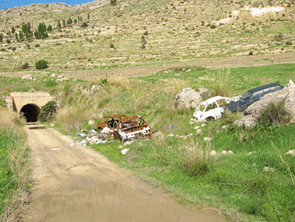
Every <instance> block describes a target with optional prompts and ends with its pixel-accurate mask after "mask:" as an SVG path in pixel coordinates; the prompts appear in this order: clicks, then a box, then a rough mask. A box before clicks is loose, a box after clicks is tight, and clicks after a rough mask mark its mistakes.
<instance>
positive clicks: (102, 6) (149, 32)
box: [0, 0, 295, 71]
mask: <svg viewBox="0 0 295 222" xmlns="http://www.w3.org/2000/svg"><path fill="white" fill-rule="evenodd" d="M271 6H272V7H284V8H285V9H284V10H283V11H280V12H274V13H266V14H263V15H261V16H257V17H253V16H252V15H251V14H250V11H246V10H245V9H246V8H252V7H260V8H262V7H271ZM294 10H295V6H294V2H293V1H286V0H284V1H229V0H228V1H201V0H198V1H179V0H178V1H168V0H162V1H155V0H147V1H139V2H138V1H131V0H122V1H117V5H115V6H111V5H110V3H109V1H94V2H92V3H88V4H84V5H81V6H67V5H64V4H50V5H48V4H36V5H29V6H24V7H15V8H11V9H5V10H1V11H0V15H1V20H0V33H2V34H3V42H2V44H1V49H0V50H1V51H0V57H1V63H0V70H1V71H17V70H21V69H22V68H21V66H22V65H23V64H25V63H26V62H28V64H29V66H30V67H29V69H35V68H34V64H35V62H36V61H37V60H39V59H46V60H47V61H48V62H49V65H50V68H51V69H52V70H54V71H58V70H59V71H61V70H81V69H83V70H99V69H110V68H116V67H125V66H135V65H144V64H165V63H173V62H179V61H182V62H184V61H192V60H195V59H198V58H204V57H206V58H208V57H235V56H240V55H249V53H250V54H251V53H253V54H255V55H264V54H280V53H288V52H294V50H295V48H294V44H295V38H294V27H295V26H294ZM234 11H239V12H240V13H239V14H237V15H235V14H234ZM78 17H79V18H82V21H81V20H80V19H78ZM70 18H71V20H72V24H67V21H68V20H69V19H70ZM58 20H59V21H60V23H61V26H62V27H61V29H58V28H57V25H58ZM63 20H65V24H66V26H65V27H63V22H62V21H63ZM75 20H77V23H75V22H74V21H75ZM23 22H25V23H27V22H29V23H30V25H31V28H32V30H33V31H34V30H36V29H37V27H38V24H39V23H40V22H43V23H44V24H45V25H46V26H48V25H51V26H52V28H53V30H52V31H51V32H48V35H49V37H48V38H46V39H35V38H34V39H33V40H30V41H26V40H24V41H22V42H17V41H16V39H15V33H14V34H12V33H11V32H12V26H13V27H14V29H15V32H16V33H19V31H20V30H21V28H22V27H21V24H22V23H23ZM83 23H85V24H86V25H84V26H85V27H82V25H83ZM6 40H10V42H11V43H6Z"/></svg>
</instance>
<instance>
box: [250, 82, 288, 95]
mask: <svg viewBox="0 0 295 222" xmlns="http://www.w3.org/2000/svg"><path fill="white" fill-rule="evenodd" d="M274 86H281V87H282V88H283V86H282V85H280V84H278V83H270V84H267V85H263V86H259V87H256V88H253V89H249V90H248V93H255V92H258V91H260V90H263V89H267V88H270V87H274Z"/></svg>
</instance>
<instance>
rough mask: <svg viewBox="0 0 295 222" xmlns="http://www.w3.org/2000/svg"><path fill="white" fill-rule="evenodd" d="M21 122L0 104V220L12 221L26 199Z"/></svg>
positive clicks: (25, 153)
mask: <svg viewBox="0 0 295 222" xmlns="http://www.w3.org/2000/svg"><path fill="white" fill-rule="evenodd" d="M23 126H24V122H23V120H20V119H19V118H18V117H17V115H16V114H14V113H11V111H7V110H4V109H3V108H0V178H1V179H0V191H1V192H0V215H1V216H0V221H16V220H17V219H18V217H19V215H20V213H21V211H22V206H23V205H24V204H25V203H26V202H27V201H28V194H29V189H30V179H31V178H30V172H31V168H30V159H29V149H28V147H27V146H26V144H25V142H26V134H25V132H24V130H23V128H22V127H23Z"/></svg>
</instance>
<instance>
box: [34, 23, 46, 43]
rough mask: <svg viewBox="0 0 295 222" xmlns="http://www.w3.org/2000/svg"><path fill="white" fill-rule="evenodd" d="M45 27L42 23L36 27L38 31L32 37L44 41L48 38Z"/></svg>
mask: <svg viewBox="0 0 295 222" xmlns="http://www.w3.org/2000/svg"><path fill="white" fill-rule="evenodd" d="M46 31H47V30H46V25H45V24H44V23H43V22H42V23H39V25H38V30H36V31H35V33H34V35H35V38H36V39H45V38H47V37H48V34H47V32H46Z"/></svg>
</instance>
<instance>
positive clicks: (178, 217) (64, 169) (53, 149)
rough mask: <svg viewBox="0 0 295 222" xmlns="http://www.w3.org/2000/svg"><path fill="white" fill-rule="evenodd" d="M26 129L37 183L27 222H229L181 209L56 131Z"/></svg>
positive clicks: (215, 216)
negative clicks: (72, 144)
mask: <svg viewBox="0 0 295 222" xmlns="http://www.w3.org/2000/svg"><path fill="white" fill-rule="evenodd" d="M30 128H31V129H30ZM25 130H26V132H27V134H28V144H29V146H30V148H31V158H32V161H33V172H32V176H33V184H32V190H31V191H32V193H31V202H30V204H29V205H28V206H27V207H26V209H25V210H24V218H23V221H42V222H44V221H54V222H57V221H58V222H63V221H71V222H73V221H79V222H83V221H87V222H88V221H95V222H101V221H102V222H105V221H110V222H116V221H128V222H133V221H134V222H135V221H140V222H145V221H151V222H158V221H159V222H165V221H167V222H168V221H169V222H173V221H175V222H182V221H183V222H190V221H201V222H205V221H212V222H213V221H214V222H216V221H226V220H225V218H224V217H222V216H218V215H217V213H215V214H214V215H213V214H208V213H205V212H200V211H197V210H191V209H189V208H188V207H185V206H183V205H180V204H178V203H177V202H176V201H175V200H174V199H173V198H170V197H169V196H168V194H164V193H163V191H161V190H160V189H153V188H151V187H150V186H149V185H148V184H146V183H145V182H143V181H141V180H140V179H137V178H135V177H133V176H132V175H131V173H129V172H128V171H126V170H123V169H120V168H118V167H117V166H116V165H114V164H113V163H111V162H110V161H108V160H107V159H106V158H105V157H103V156H102V155H100V154H99V153H98V152H96V151H94V150H92V149H90V148H88V147H79V146H73V147H70V146H69V145H70V144H71V143H73V142H74V141H73V140H72V139H71V138H70V137H68V136H64V135H62V134H60V133H59V132H57V131H56V130H54V129H49V128H42V127H38V126H32V125H30V126H29V125H27V126H26V127H25ZM118 152H119V150H118Z"/></svg>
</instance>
